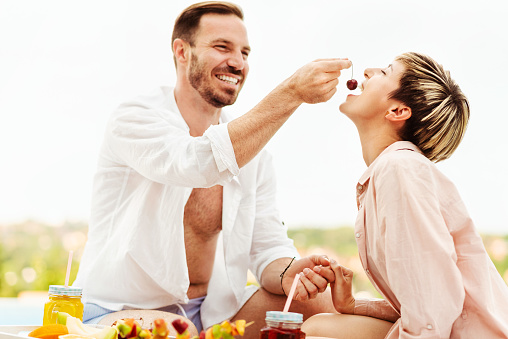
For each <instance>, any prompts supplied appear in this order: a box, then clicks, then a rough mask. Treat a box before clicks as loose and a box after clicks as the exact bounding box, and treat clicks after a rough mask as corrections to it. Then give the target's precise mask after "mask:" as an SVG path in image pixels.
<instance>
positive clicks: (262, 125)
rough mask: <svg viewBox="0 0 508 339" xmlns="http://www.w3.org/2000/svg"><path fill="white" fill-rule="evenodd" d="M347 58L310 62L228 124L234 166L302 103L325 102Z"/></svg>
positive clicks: (256, 150)
mask: <svg viewBox="0 0 508 339" xmlns="http://www.w3.org/2000/svg"><path fill="white" fill-rule="evenodd" d="M350 66H351V62H350V61H349V60H342V59H323V60H316V61H313V62H311V63H309V64H307V65H305V66H303V67H302V68H300V69H299V70H297V71H296V72H295V73H294V74H293V75H292V76H291V77H289V78H288V79H286V80H285V81H283V82H282V83H281V84H280V85H279V86H277V87H276V88H275V89H274V90H273V91H272V92H270V93H269V94H268V95H267V96H266V97H265V98H264V99H263V100H262V101H261V102H260V103H259V104H257V105H256V106H255V107H254V108H253V109H252V110H250V111H249V112H247V113H246V114H245V115H243V116H241V117H239V118H237V119H235V120H233V121H231V122H230V123H229V124H228V132H229V137H230V139H231V142H232V144H233V149H234V152H235V157H236V162H237V164H238V167H240V168H241V167H243V166H244V165H245V164H247V163H248V162H249V161H250V160H251V159H252V158H254V157H255V156H256V154H258V153H259V152H260V151H261V149H262V148H263V147H264V146H265V145H266V144H267V143H268V141H269V140H270V139H271V138H272V137H273V135H274V134H275V133H276V132H277V131H278V130H279V128H281V127H282V125H283V124H284V123H285V122H286V120H287V119H288V118H289V117H290V116H291V114H293V112H294V111H295V110H296V109H297V108H298V107H299V106H300V105H301V104H302V103H310V104H314V103H319V102H325V101H328V100H329V99H330V98H331V97H332V96H333V95H334V94H335V92H337V88H336V87H337V84H338V82H339V80H338V77H339V75H340V71H341V70H343V69H346V68H349V67H350Z"/></svg>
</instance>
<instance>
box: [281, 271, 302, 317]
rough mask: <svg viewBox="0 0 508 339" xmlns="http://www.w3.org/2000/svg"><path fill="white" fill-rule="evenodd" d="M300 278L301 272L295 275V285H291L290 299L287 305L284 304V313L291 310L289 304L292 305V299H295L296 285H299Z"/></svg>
mask: <svg viewBox="0 0 508 339" xmlns="http://www.w3.org/2000/svg"><path fill="white" fill-rule="evenodd" d="M298 280H300V273H298V274H297V275H295V279H294V280H293V285H291V289H290V290H289V294H288V299H287V300H286V305H284V310H283V311H282V312H284V313H286V312H287V311H289V306H290V305H291V301H292V300H293V294H295V290H296V285H298Z"/></svg>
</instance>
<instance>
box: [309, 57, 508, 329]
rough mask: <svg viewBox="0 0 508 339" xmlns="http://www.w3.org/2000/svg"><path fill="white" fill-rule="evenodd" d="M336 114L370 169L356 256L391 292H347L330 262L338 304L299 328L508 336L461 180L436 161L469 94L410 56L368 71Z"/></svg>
mask: <svg viewBox="0 0 508 339" xmlns="http://www.w3.org/2000/svg"><path fill="white" fill-rule="evenodd" d="M340 110H341V112H343V113H344V114H345V115H346V116H348V117H349V118H350V119H351V120H352V121H353V122H354V124H355V125H356V127H357V129H358V133H359V135H360V140H361V145H362V151H363V158H364V160H365V163H366V164H367V166H368V169H367V171H366V172H365V173H364V174H363V176H362V177H361V179H360V181H359V183H358V185H357V203H358V210H359V213H358V217H357V220H356V225H355V236H356V239H357V244H358V249H359V254H360V259H361V261H362V265H363V267H364V269H365V272H366V273H367V275H368V277H369V278H370V280H371V282H372V283H373V285H374V286H375V287H376V289H377V290H378V291H379V293H380V294H381V295H383V297H384V299H377V300H361V299H355V298H354V297H353V295H352V285H351V281H352V277H353V272H352V271H351V270H349V269H348V268H346V267H343V266H340V265H339V264H338V263H336V262H334V261H332V263H331V268H332V270H333V271H334V273H335V282H334V283H332V284H331V288H332V299H333V303H334V306H335V308H336V309H337V311H338V312H340V313H342V314H325V315H317V316H314V317H312V318H310V319H309V320H308V321H306V322H305V323H304V325H303V328H302V329H303V331H304V332H306V333H307V336H320V337H333V338H384V337H385V338H475V339H480V338H488V339H492V338H508V287H507V285H506V283H505V282H504V281H503V279H502V278H501V276H500V275H499V273H498V272H497V270H496V268H495V267H494V265H493V263H492V261H491V260H490V258H489V256H488V254H487V252H486V251H485V248H484V246H483V243H482V240H481V238H480V236H479V235H478V233H477V232H476V231H475V229H474V225H473V223H472V221H471V219H470V217H469V215H468V213H467V211H466V208H465V206H464V204H463V203H462V201H461V199H460V197H459V194H458V192H457V190H456V189H455V187H454V185H453V184H452V183H451V182H450V181H449V180H448V179H447V178H446V177H445V176H444V175H443V174H442V173H440V172H439V171H438V170H437V169H436V167H435V165H434V163H433V162H438V161H441V160H444V159H446V158H448V157H450V155H451V154H452V153H453V152H454V151H455V149H456V148H457V146H458V145H459V143H460V141H461V140H462V137H463V135H464V133H465V130H466V126H467V122H468V119H469V105H468V102H467V99H466V97H465V96H464V94H463V93H462V92H461V90H460V88H459V87H458V86H457V84H456V83H455V82H454V81H453V80H452V79H451V78H450V75H449V73H448V72H447V71H445V70H443V68H442V67H441V66H440V65H438V64H437V63H436V62H435V61H434V60H432V59H431V58H429V57H427V56H424V55H420V54H416V53H406V54H403V55H401V56H399V57H397V58H396V59H395V60H394V62H393V63H392V64H391V65H389V66H388V67H386V68H384V69H373V68H369V69H367V70H365V81H364V82H363V92H362V94H361V95H359V96H354V95H350V96H348V98H347V99H346V101H345V102H344V103H342V104H341V106H340Z"/></svg>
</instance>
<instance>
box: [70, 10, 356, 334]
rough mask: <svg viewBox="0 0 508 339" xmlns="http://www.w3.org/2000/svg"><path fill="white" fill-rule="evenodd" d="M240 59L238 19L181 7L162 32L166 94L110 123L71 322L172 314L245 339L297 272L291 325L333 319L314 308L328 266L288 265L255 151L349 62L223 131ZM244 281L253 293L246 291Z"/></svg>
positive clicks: (288, 246)
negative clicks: (227, 326)
mask: <svg viewBox="0 0 508 339" xmlns="http://www.w3.org/2000/svg"><path fill="white" fill-rule="evenodd" d="M249 52H250V47H249V43H248V39H247V32H246V28H245V26H244V23H243V13H242V11H241V9H240V8H238V7H237V6H235V5H233V4H230V3H224V2H206V3H200V4H195V5H191V6H190V7H189V8H187V9H186V10H184V12H182V14H181V15H180V16H179V18H178V19H177V20H176V23H175V27H174V32H173V53H174V59H175V65H176V70H177V81H176V86H175V87H174V89H172V88H168V87H162V88H161V89H159V90H158V91H157V92H156V93H154V94H152V95H150V96H144V97H139V98H137V99H135V100H133V101H131V102H127V103H125V104H123V105H121V106H120V107H119V108H118V109H117V111H116V112H115V113H114V114H113V116H112V118H111V120H110V122H109V124H108V127H107V129H106V134H105V140H104V144H103V147H102V150H101V154H100V158H99V163H98V171H97V174H96V177H95V181H94V191H93V201H92V215H91V219H90V230H89V239H88V242H87V245H86V247H85V251H84V254H83V257H82V260H81V264H80V270H79V273H78V276H77V279H76V281H75V283H74V284H75V285H76V286H81V287H83V295H84V300H85V302H86V306H85V316H84V320H85V321H88V322H97V321H100V320H101V319H102V318H103V316H104V315H105V314H108V313H111V312H113V311H119V310H128V309H144V310H154V309H156V310H162V311H167V312H172V313H178V314H183V315H185V316H186V317H188V318H189V319H190V320H191V321H192V322H193V323H194V324H195V325H196V328H197V330H198V331H199V330H201V328H207V327H209V326H211V325H213V324H215V323H219V322H221V321H223V320H225V319H232V320H235V319H245V320H247V321H252V320H253V321H255V323H254V325H252V327H251V328H249V330H248V331H247V333H246V335H247V337H253V338H254V337H258V335H259V331H258V330H259V329H260V328H261V327H262V326H263V325H264V317H265V313H266V311H267V310H282V309H283V306H284V303H285V301H286V296H285V293H286V294H287V293H288V292H289V290H290V288H291V285H292V282H293V278H294V277H295V275H296V274H298V273H300V272H302V271H304V273H305V275H304V276H302V277H301V280H300V282H299V283H298V287H297V290H296V293H295V299H296V300H295V301H294V302H293V303H292V307H291V310H292V311H295V312H300V313H303V314H304V316H305V318H307V317H308V316H310V315H312V314H315V313H318V312H333V311H334V309H333V306H332V304H331V302H330V300H331V298H330V297H324V298H323V297H321V295H319V296H318V293H319V292H323V291H324V290H325V288H326V285H327V283H328V282H329V280H333V277H334V276H333V272H331V270H327V269H326V267H327V266H329V262H328V260H327V258H326V257H324V256H317V255H315V256H311V257H307V258H303V259H299V257H298V253H297V252H296V249H295V248H294V246H293V242H292V241H291V240H290V239H288V237H287V229H286V228H285V227H284V226H283V225H282V224H281V222H280V220H279V216H278V212H277V209H276V206H275V186H276V184H275V178H274V174H273V169H272V163H271V158H270V156H269V154H268V153H267V152H265V151H261V150H262V148H263V147H264V146H265V145H266V143H267V142H268V141H269V140H270V138H271V137H272V136H273V135H274V134H275V132H276V131H277V130H278V129H279V128H280V127H281V126H282V125H283V124H284V122H285V121H286V120H287V119H288V118H289V117H290V116H291V114H292V113H293V112H294V111H295V110H296V109H297V108H298V107H299V106H300V105H301V104H302V103H304V102H306V103H317V102H323V101H327V100H328V99H330V98H331V97H332V96H333V94H334V93H335V92H336V86H337V84H338V79H337V78H338V76H339V75H340V70H341V69H344V68H348V67H349V66H350V63H349V61H347V60H338V59H328V60H321V61H316V62H312V63H310V64H308V65H305V66H304V67H302V68H301V69H299V70H298V71H297V72H296V73H295V74H294V75H293V76H291V77H290V78H288V79H287V80H285V81H284V82H283V83H281V84H280V85H279V86H278V87H277V88H275V89H274V90H273V91H272V92H271V93H270V94H269V95H268V96H267V97H266V98H265V99H263V100H262V101H261V102H260V103H259V104H258V105H257V106H256V107H255V108H253V109H252V110H251V111H249V112H247V113H246V114H244V115H243V116H241V117H239V118H237V119H235V120H232V121H229V120H228V118H227V116H226V115H225V113H224V112H223V111H222V107H224V106H227V105H231V104H233V103H234V102H235V100H236V98H237V96H238V93H239V92H240V90H241V88H242V86H243V84H244V82H245V78H246V76H247V74H248V71H249V66H248V62H247V60H248V55H249ZM293 257H296V258H297V260H295V261H294V262H293V263H292V264H291V265H290V263H291V261H292V258H293ZM287 267H289V268H287ZM286 268H287V270H286V272H285V273H284V274H283V275H282V278H281V273H282V272H284V271H285V269H286ZM249 269H250V270H251V271H252V272H253V273H254V274H255V276H256V278H257V279H258V281H259V284H260V286H261V288H259V289H257V288H256V287H254V286H249V287H246V283H247V271H248V270H249ZM319 270H321V272H320V274H315V273H314V271H316V272H318V271H319ZM327 279H328V280H327ZM307 299H310V300H307ZM125 312H126V311H124V313H114V314H110V315H109V316H107V317H106V318H104V319H102V321H101V323H105V322H107V321H110V320H111V319H115V318H116V319H118V318H122V317H125V314H127V313H125ZM136 312H137V313H136V314H139V315H140V316H141V317H143V314H144V313H143V312H145V311H136ZM129 314H133V313H132V311H131V313H129ZM122 315H123V316H122Z"/></svg>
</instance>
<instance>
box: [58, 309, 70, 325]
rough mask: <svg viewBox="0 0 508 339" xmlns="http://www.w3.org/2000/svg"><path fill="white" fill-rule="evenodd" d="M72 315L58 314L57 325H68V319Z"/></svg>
mask: <svg viewBox="0 0 508 339" xmlns="http://www.w3.org/2000/svg"><path fill="white" fill-rule="evenodd" d="M70 316H71V315H70V314H69V313H65V312H58V313H57V316H56V323H57V324H62V325H66V324H67V317H70Z"/></svg>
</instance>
